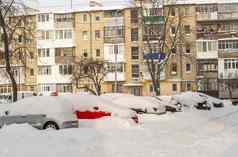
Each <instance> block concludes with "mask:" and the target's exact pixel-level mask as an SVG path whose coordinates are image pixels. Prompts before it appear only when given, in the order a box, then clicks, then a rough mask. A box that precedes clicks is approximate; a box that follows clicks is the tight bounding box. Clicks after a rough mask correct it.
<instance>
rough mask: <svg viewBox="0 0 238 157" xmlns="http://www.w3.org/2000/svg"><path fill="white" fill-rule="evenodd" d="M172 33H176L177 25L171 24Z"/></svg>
mask: <svg viewBox="0 0 238 157" xmlns="http://www.w3.org/2000/svg"><path fill="white" fill-rule="evenodd" d="M171 34H172V35H175V34H176V27H175V26H171Z"/></svg>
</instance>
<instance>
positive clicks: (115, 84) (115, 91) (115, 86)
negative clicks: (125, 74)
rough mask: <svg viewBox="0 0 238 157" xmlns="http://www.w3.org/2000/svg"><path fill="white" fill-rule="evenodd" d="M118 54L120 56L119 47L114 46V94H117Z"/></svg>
mask: <svg viewBox="0 0 238 157" xmlns="http://www.w3.org/2000/svg"><path fill="white" fill-rule="evenodd" d="M117 54H118V45H114V55H115V66H114V67H115V69H114V70H115V83H114V93H117Z"/></svg>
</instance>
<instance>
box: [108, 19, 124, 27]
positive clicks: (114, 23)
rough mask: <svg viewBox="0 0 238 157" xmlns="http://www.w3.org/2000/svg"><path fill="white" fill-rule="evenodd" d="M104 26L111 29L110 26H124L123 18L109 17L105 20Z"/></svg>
mask: <svg viewBox="0 0 238 157" xmlns="http://www.w3.org/2000/svg"><path fill="white" fill-rule="evenodd" d="M105 21H106V23H105V26H106V27H112V26H123V25H124V18H123V17H111V18H105Z"/></svg>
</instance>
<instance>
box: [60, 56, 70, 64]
mask: <svg viewBox="0 0 238 157" xmlns="http://www.w3.org/2000/svg"><path fill="white" fill-rule="evenodd" d="M73 62H74V57H73V56H55V63H56V64H70V63H73Z"/></svg>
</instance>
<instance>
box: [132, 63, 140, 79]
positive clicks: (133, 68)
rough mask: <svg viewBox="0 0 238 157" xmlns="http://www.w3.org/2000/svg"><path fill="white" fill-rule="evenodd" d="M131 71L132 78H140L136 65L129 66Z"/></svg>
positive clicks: (138, 68)
mask: <svg viewBox="0 0 238 157" xmlns="http://www.w3.org/2000/svg"><path fill="white" fill-rule="evenodd" d="M131 71H132V78H139V77H140V67H139V65H138V64H133V65H132V66H131Z"/></svg>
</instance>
